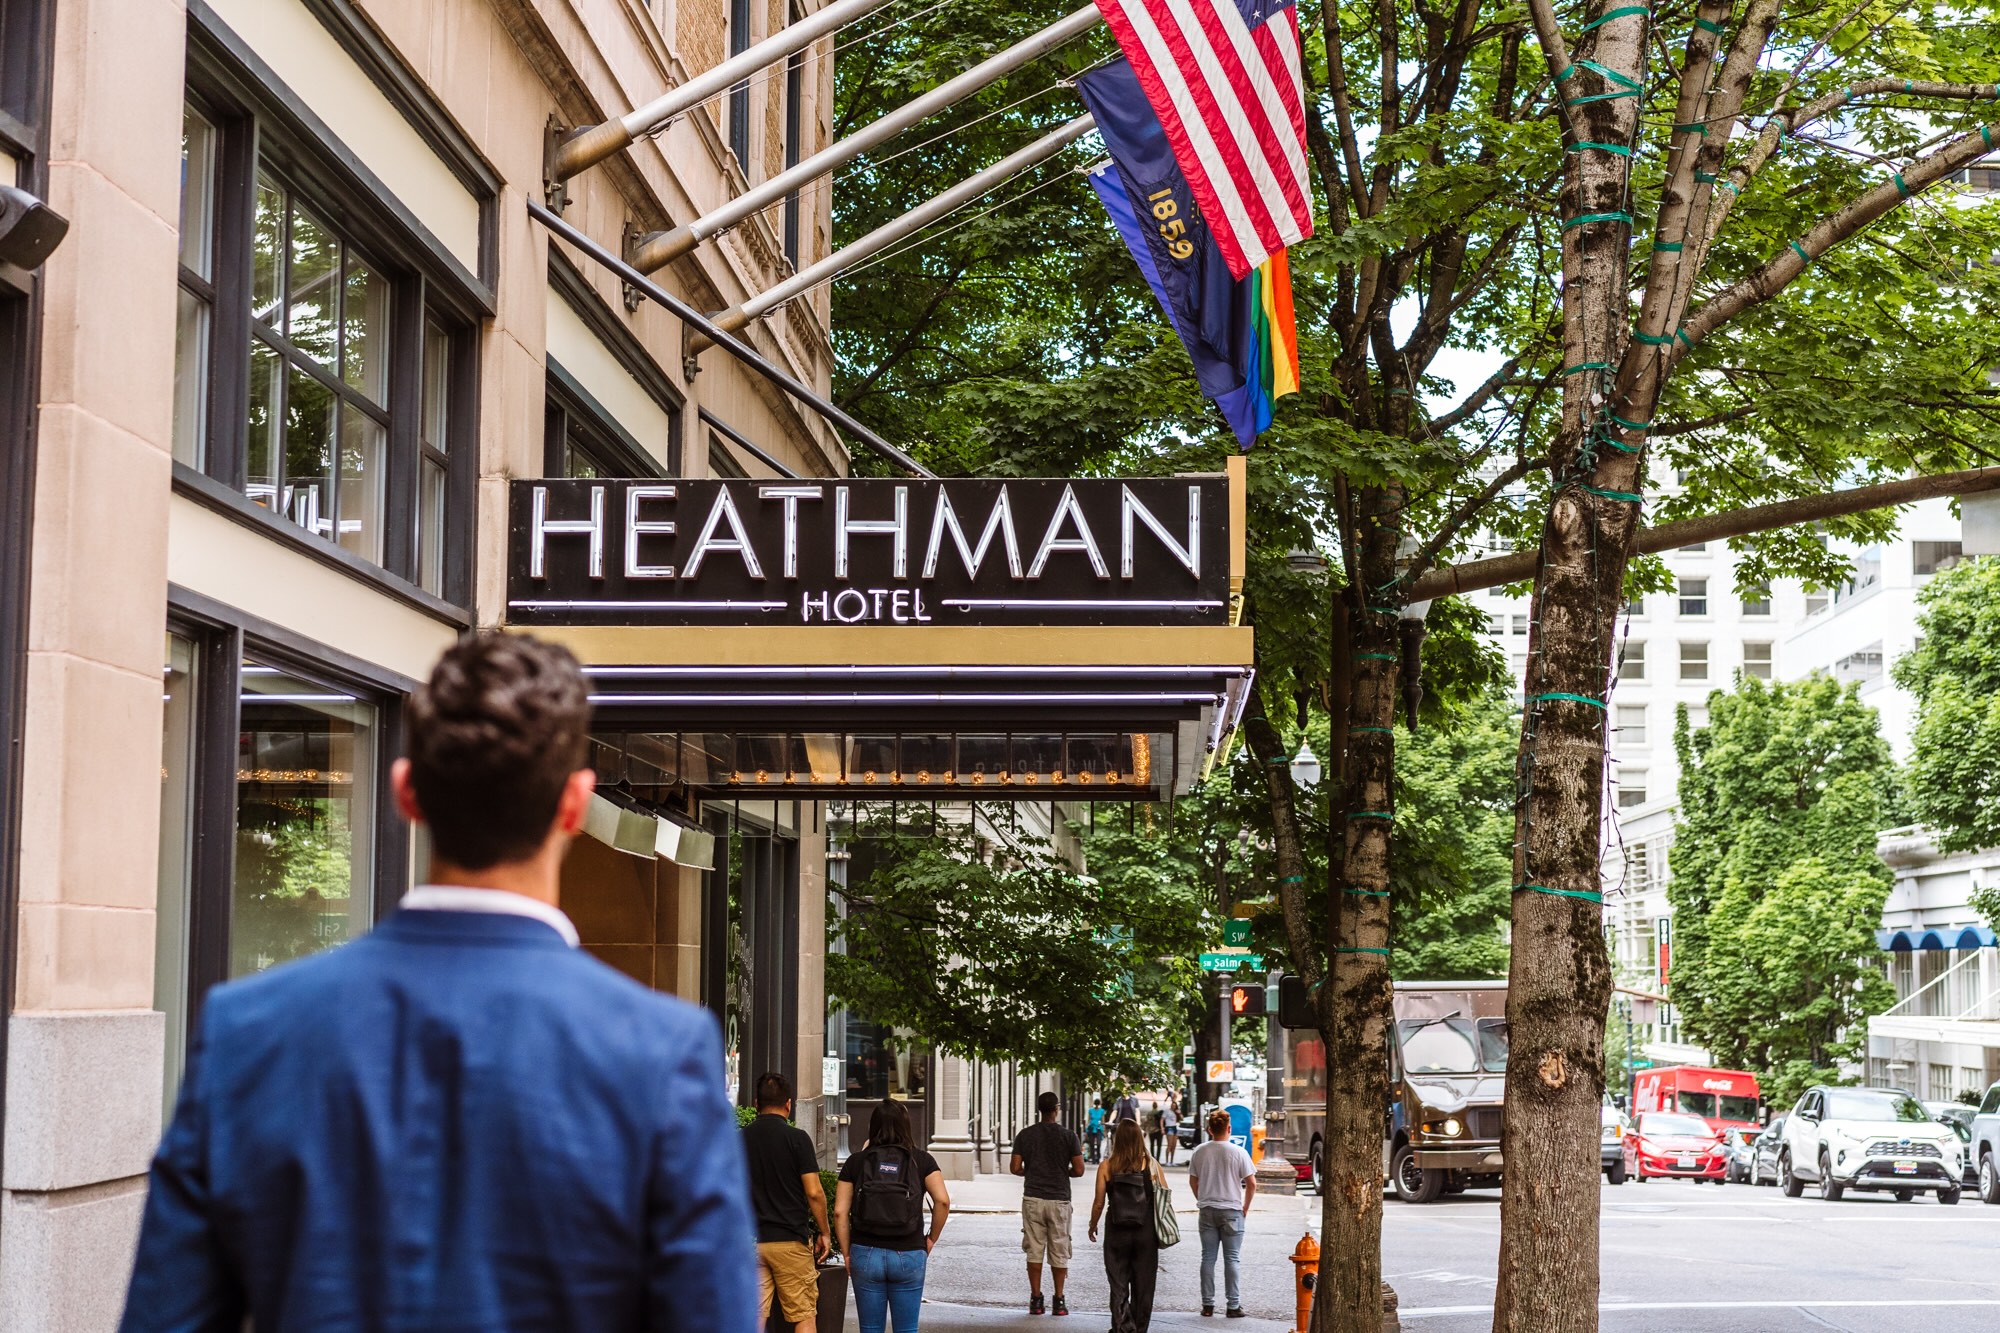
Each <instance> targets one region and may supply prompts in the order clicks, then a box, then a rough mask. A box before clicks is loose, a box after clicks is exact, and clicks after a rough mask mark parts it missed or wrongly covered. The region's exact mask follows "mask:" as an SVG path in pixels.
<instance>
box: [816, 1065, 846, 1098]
mask: <svg viewBox="0 0 2000 1333" xmlns="http://www.w3.org/2000/svg"><path fill="white" fill-rule="evenodd" d="M846 1063H847V1062H846V1061H844V1060H842V1059H841V1058H840V1057H839V1056H837V1055H829V1056H825V1057H823V1058H822V1059H821V1060H820V1062H819V1093H820V1096H822V1097H838V1096H839V1095H840V1094H841V1093H843V1092H846V1091H847V1074H846V1070H845V1068H844V1066H845V1065H846Z"/></svg>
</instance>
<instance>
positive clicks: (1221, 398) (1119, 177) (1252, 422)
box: [1077, 58, 1299, 449]
mask: <svg viewBox="0 0 2000 1333" xmlns="http://www.w3.org/2000/svg"><path fill="white" fill-rule="evenodd" d="M1077 88H1078V91H1079V92H1081V93H1082V95H1083V100H1084V102H1085V104H1086V105H1088V106H1089V108H1090V110H1091V113H1092V115H1093V116H1095V117H1096V120H1097V129H1098V133H1099V134H1101V135H1102V136H1103V138H1104V146H1105V149H1106V151H1108V152H1109V154H1110V156H1111V161H1110V162H1109V163H1108V164H1107V165H1105V166H1103V167H1100V168H1098V169H1097V170H1095V171H1093V172H1091V173H1090V183H1091V185H1092V186H1094V187H1095V188H1096V190H1097V194H1098V197H1099V198H1100V199H1101V200H1103V202H1104V207H1105V211H1106V212H1108V213H1110V215H1111V220H1112V222H1113V224H1114V225H1115V226H1116V227H1117V228H1118V234H1119V235H1120V236H1121V237H1123V238H1124V241H1125V245H1126V248H1127V249H1129V250H1130V251H1131V252H1132V258H1133V260H1134V261H1136V262H1137V263H1138V265H1139V271H1140V272H1141V273H1143V274H1145V276H1146V282H1147V284H1148V285H1149V286H1151V287H1152V289H1153V294H1154V295H1155V296H1156V297H1158V298H1159V302H1160V305H1161V307H1162V308H1164V309H1165V310H1166V312H1167V318H1168V319H1169V320H1170V321H1172V323H1173V326H1174V332H1175V333H1177V334H1179V335H1180V340H1181V344H1182V345H1183V346H1184V347H1186V348H1187V352H1188V357H1189V358H1190V359H1191V360H1192V361H1193V362H1194V371H1195V379H1196V380H1197V381H1198V382H1199V383H1200V385H1201V391H1202V393H1203V394H1205V395H1207V396H1208V397H1209V398H1212V399H1214V400H1215V405H1216V407H1218V408H1219V409H1221V412H1222V415H1223V418H1224V419H1225V420H1227V421H1228V423H1229V426H1230V429H1231V430H1233V431H1235V432H1236V438H1237V440H1238V441H1239V442H1240V443H1241V444H1242V446H1243V447H1244V448H1245V449H1248V448H1249V447H1250V445H1251V444H1252V442H1254V441H1255V440H1256V438H1257V436H1258V435H1259V434H1260V433H1261V432H1262V431H1263V430H1264V429H1265V428H1266V427H1268V426H1269V425H1270V424H1271V409H1272V405H1273V404H1274V403H1275V402H1276V401H1277V400H1278V399H1280V398H1282V397H1284V396H1285V395H1286V394H1288V393H1296V392H1297V391H1298V387H1299V347H1298V331H1297V329H1296V327H1295V325H1294V322H1293V318H1292V281H1291V270H1290V269H1289V268H1288V267H1287V266H1286V263H1285V252H1284V251H1283V250H1279V251H1277V252H1276V253H1275V254H1272V255H1271V256H1270V257H1269V258H1267V259H1265V260H1264V261H1263V262H1262V263H1260V264H1258V265H1257V266H1256V267H1254V268H1252V269H1250V271H1249V272H1248V273H1246V274H1245V275H1244V276H1243V277H1242V278H1241V279H1240V280H1239V279H1237V278H1233V277H1231V276H1230V273H1229V265H1228V263H1227V262H1226V261H1225V260H1224V258H1223V255H1222V251H1221V249H1220V248H1219V247H1218V246H1217V245H1216V240H1215V236H1214V233H1213V232H1212V231H1211V230H1210V228H1209V227H1208V225H1207V223H1206V221H1205V220H1204V219H1203V217H1202V214H1201V209H1200V207H1199V205H1197V204H1196V202H1195V198H1194V191H1193V190H1192V189H1191V188H1190V187H1189V185H1188V181H1187V177H1186V176H1185V175H1183V174H1182V172H1181V169H1180V166H1179V164H1178V163H1177V162H1176V161H1175V159H1174V152H1173V148H1172V146H1171V145H1170V144H1169V143H1168V142H1167V135H1166V131H1165V130H1163V129H1161V127H1160V122H1159V118H1158V117H1157V116H1156V115H1155V114H1154V112H1153V108H1152V106H1151V104H1150V103H1149V102H1148V101H1147V100H1146V95H1145V93H1144V91H1143V90H1142V89H1141V88H1140V86H1139V79H1138V76H1137V75H1136V74H1134V73H1133V71H1132V66H1131V65H1130V63H1128V62H1127V61H1125V60H1124V59H1122V58H1121V59H1119V60H1116V61H1114V62H1112V63H1111V64H1109V65H1106V66H1105V67H1104V68H1102V69H1098V70H1093V71H1092V72H1090V73H1089V74H1085V75H1083V76H1082V77H1081V78H1079V79H1078V80H1077Z"/></svg>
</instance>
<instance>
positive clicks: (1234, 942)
mask: <svg viewBox="0 0 2000 1333" xmlns="http://www.w3.org/2000/svg"><path fill="white" fill-rule="evenodd" d="M1222 942H1223V943H1224V944H1226V945H1228V946H1229V947H1230V948H1232V949H1240V948H1242V947H1243V946H1244V945H1246V944H1248V943H1250V918H1249V917H1246V916H1239V917H1232V918H1230V919H1229V920H1227V921H1225V922H1223V923H1222Z"/></svg>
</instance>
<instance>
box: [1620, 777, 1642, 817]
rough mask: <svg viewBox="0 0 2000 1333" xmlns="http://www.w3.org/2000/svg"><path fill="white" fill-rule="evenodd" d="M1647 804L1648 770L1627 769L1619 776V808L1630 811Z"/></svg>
mask: <svg viewBox="0 0 2000 1333" xmlns="http://www.w3.org/2000/svg"><path fill="white" fill-rule="evenodd" d="M1645 803H1646V770H1645V769H1643V768H1640V769H1626V770H1624V771H1623V772H1621V773H1619V775H1618V808H1619V809H1620V810H1629V809H1631V808H1632V807H1633V806H1635V805H1644V804H1645Z"/></svg>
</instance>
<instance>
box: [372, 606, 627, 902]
mask: <svg viewBox="0 0 2000 1333" xmlns="http://www.w3.org/2000/svg"><path fill="white" fill-rule="evenodd" d="M409 738H410V740H409V757H410V785H411V786H412V787H413V788H414V789H415V791H416V796H417V805H418V806H419V807H420V808H421V809H422V810H423V814H424V822H425V823H426V824H428V825H429V826H430V831H431V843H432V846H433V847H434V848H435V850H436V853H437V856H438V857H439V859H441V860H444V861H449V862H450V863H451V864H453V865H455V866H459V867H461V868H463V869H466V870H484V869H486V868H487V867H489V866H494V865H499V864H501V863H503V862H507V861H520V860H523V859H525V858H527V857H528V856H529V855H531V854H532V853H533V852H534V851H535V849H536V848H538V847H540V846H541V845H542V841H543V839H545V838H546V837H547V836H548V832H549V826H550V825H551V824H552V823H554V822H555V817H556V802H557V800H558V799H559V798H560V797H561V795H562V789H563V785H564V784H565V783H567V782H568V781H569V776H570V774H572V773H574V772H576V771H577V770H578V769H580V768H582V767H583V764H584V756H585V754H586V752H587V750H588V746H589V741H590V695H589V689H588V687H587V686H586V685H585V684H584V679H583V672H582V671H581V670H580V669H579V668H578V667H577V664H576V659H575V658H574V657H572V656H570V654H569V651H568V650H567V649H565V648H562V647H559V646H557V645H555V644H552V643H544V642H543V641H541V640H539V639H532V638H528V637H526V636H525V635H519V634H496V633H486V634H476V635H470V636H468V637H466V638H464V639H461V640H459V642H458V643H457V644H456V645H454V646H453V647H452V649H451V650H450V651H449V652H447V653H446V654H445V655H444V657H443V658H442V659H440V660H439V662H438V664H437V667H436V669H435V670H433V671H432V672H431V678H430V680H429V681H428V682H426V683H425V684H424V685H423V686H422V687H421V688H419V689H418V690H417V692H416V695H415V697H414V698H412V699H411V701H410V708H409Z"/></svg>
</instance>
